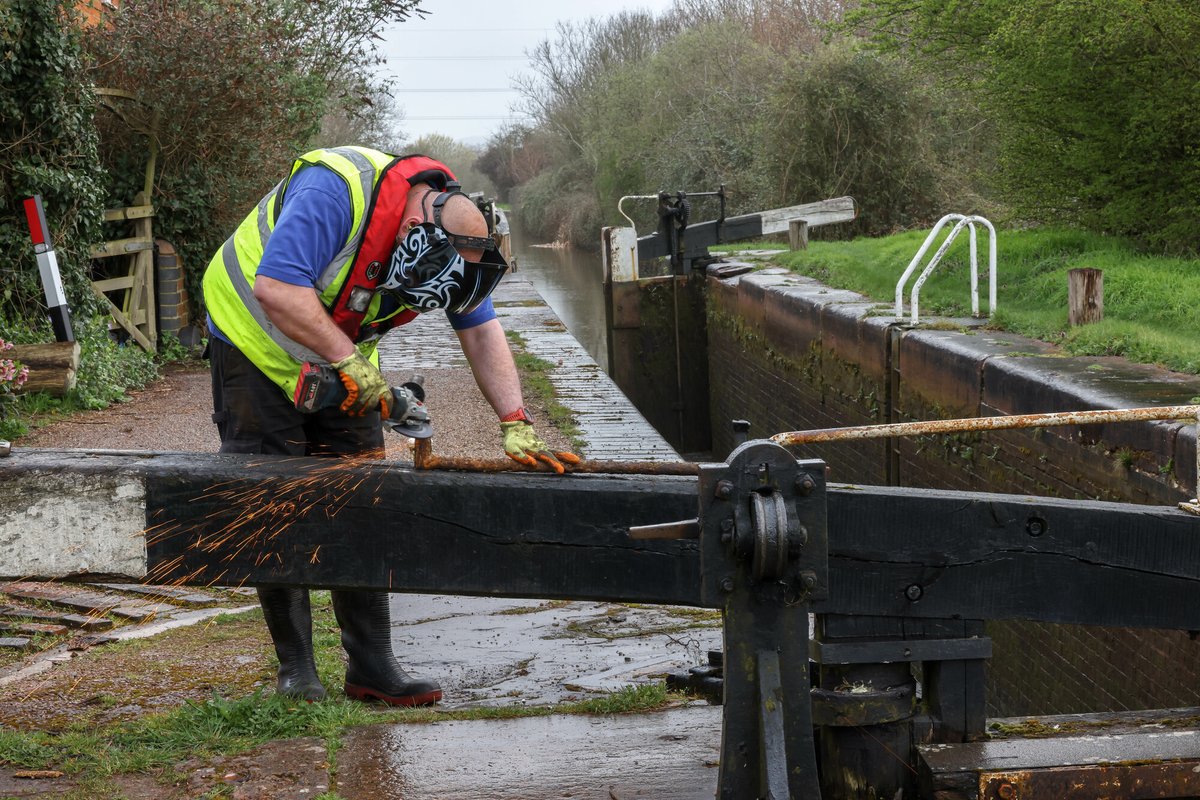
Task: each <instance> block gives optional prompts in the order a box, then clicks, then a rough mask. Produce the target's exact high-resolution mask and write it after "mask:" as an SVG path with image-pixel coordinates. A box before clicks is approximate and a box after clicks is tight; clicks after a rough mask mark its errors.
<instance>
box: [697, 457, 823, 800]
mask: <svg viewBox="0 0 1200 800" xmlns="http://www.w3.org/2000/svg"><path fill="white" fill-rule="evenodd" d="M698 520H699V526H700V552H701V556H700V557H701V597H702V599H703V600H704V602H705V605H712V606H717V607H721V608H723V609H724V614H725V628H724V632H725V650H724V693H725V697H724V703H725V714H724V719H723V726H724V728H723V736H722V744H721V748H722V750H721V775H720V779H719V788H718V796H719V797H721V798H726V799H727V800H741V798H746V797H765V798H779V800H783V798H788V797H819V796H820V787H819V782H818V776H817V758H816V744H815V740H814V736H813V727H812V705H811V688H812V687H811V684H810V681H809V666H808V639H809V624H808V610H809V604H810V603H811V602H812V601H813V600H815V599H818V598H825V597H827V596H828V592H829V579H828V575H829V567H828V534H827V531H826V513H825V465H824V463H823V462H820V461H796V460H795V459H794V458H793V457H792V456H791V455H789V454H788V452H787V451H786V450H784V449H783V448H782V447H779V446H778V445H775V444H773V443H771V442H765V441H751V442H747V443H746V444H743V445H741V446H740V447H738V448H737V449H736V450H734V451H733V453H731V454H730V456H729V459H728V462H727V463H726V464H711V465H702V466H701V468H700V511H699V515H698Z"/></svg>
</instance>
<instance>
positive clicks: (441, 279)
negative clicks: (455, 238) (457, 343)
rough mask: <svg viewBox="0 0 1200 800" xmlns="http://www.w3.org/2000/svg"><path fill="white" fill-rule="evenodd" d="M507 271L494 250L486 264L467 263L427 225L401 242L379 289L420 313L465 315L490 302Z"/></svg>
mask: <svg viewBox="0 0 1200 800" xmlns="http://www.w3.org/2000/svg"><path fill="white" fill-rule="evenodd" d="M507 269H508V264H507V263H505V261H504V258H503V257H502V256H501V255H500V254H499V252H497V251H496V250H488V251H484V255H483V260H482V261H467V260H466V259H464V258H463V257H462V256H461V255H459V253H458V251H457V250H455V249H454V246H453V245H451V244H450V240H449V239H448V238H447V235H446V232H445V231H444V230H442V229H441V228H439V227H438V226H436V225H434V224H433V223H431V222H425V223H422V224H421V225H418V226H416V227H414V228H413V229H412V230H410V231H409V232H408V233H407V234H405V236H404V238H403V239H401V240H400V243H399V244H398V245H397V246H396V249H395V251H394V252H393V253H392V258H391V260H390V261H389V262H388V269H387V273H386V274H385V275H384V278H383V280H382V281H380V283H379V288H380V289H383V290H385V291H388V292H391V293H392V294H394V295H396V297H398V298H399V299H400V301H401V302H402V303H404V304H406V305H408V306H411V307H412V308H414V309H416V310H417V311H432V310H433V309H436V308H442V309H446V310H447V311H453V312H456V313H460V314H461V313H466V312H468V311H471V310H472V309H474V308H475V307H476V306H478V305H479V304H480V303H482V302H483V301H484V300H486V299H487V297H488V295H490V294H491V293H492V291H493V290H494V289H495V288H496V285H497V284H498V283H500V279H501V278H502V277H504V273H505V271H506V270H507Z"/></svg>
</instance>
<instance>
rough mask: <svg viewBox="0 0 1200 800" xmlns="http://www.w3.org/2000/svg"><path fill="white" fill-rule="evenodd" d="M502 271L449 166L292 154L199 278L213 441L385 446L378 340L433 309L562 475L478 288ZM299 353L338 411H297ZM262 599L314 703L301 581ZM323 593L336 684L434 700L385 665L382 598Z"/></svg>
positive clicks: (522, 446)
mask: <svg viewBox="0 0 1200 800" xmlns="http://www.w3.org/2000/svg"><path fill="white" fill-rule="evenodd" d="M505 269H507V265H506V264H505V263H504V259H503V258H502V257H501V256H500V255H499V254H498V253H497V252H496V245H495V241H494V240H493V239H492V238H491V237H490V236H489V232H488V227H487V222H486V220H485V219H484V217H483V215H482V214H481V213H480V211H479V210H478V209H477V208H476V207H475V204H474V203H473V202H472V201H471V200H470V198H468V197H467V196H466V195H464V194H463V193H462V192H461V191H459V190H458V184H457V183H456V182H455V181H454V175H453V174H452V173H451V172H450V170H449V169H448V168H447V167H446V166H445V165H444V164H441V163H440V162H437V161H435V160H433V159H431V158H427V157H425V156H404V157H395V156H392V155H388V154H386V153H382V152H379V151H377V150H371V149H368V148H362V147H339V148H334V149H328V150H315V151H313V152H310V153H307V154H306V155H304V156H301V157H300V158H299V159H297V160H296V162H295V163H294V164H293V165H292V170H291V173H290V174H289V176H288V177H287V178H286V179H284V180H283V181H282V182H281V183H279V184H278V185H277V186H276V187H275V188H274V189H272V190H271V191H270V192H269V193H268V194H267V195H266V197H264V198H263V199H262V200H261V201H260V202H259V204H258V206H257V207H256V208H255V209H254V210H253V211H251V212H250V214H249V215H248V216H247V217H246V219H245V220H244V221H243V222H242V224H241V225H240V226H239V227H238V229H237V230H236V231H235V232H234V234H233V235H232V236H231V237H230V238H229V239H228V240H227V241H226V242H225V244H224V246H223V247H222V248H221V251H220V252H218V253H217V254H216V255H215V256H214V257H213V259H212V261H211V262H210V263H209V265H208V269H207V270H206V271H205V273H204V298H205V304H206V306H207V308H208V313H209V331H210V334H211V335H210V337H209V340H210V358H211V367H212V382H213V409H214V413H213V421H214V422H215V423H216V424H217V428H218V431H219V433H220V436H221V452H222V453H265V454H280V455H322V456H361V455H370V456H375V457H381V456H382V454H383V432H382V427H381V414H382V415H383V416H386V415H387V413H388V410H389V409H388V405H389V403H390V402H391V400H392V395H391V390H390V389H389V387H388V385H387V382H386V381H385V380H384V378H383V376H382V375H381V374H380V372H379V368H378V363H379V361H378V354H377V353H376V350H375V344H376V341H377V340H378V338H379V337H380V336H382V335H383V334H384V333H385V332H387V331H388V330H389V329H391V328H393V327H396V326H398V325H403V324H404V323H406V322H409V321H411V320H412V319H413V318H414V317H415V316H416V315H417V314H418V313H422V312H425V311H432V310H434V309H442V310H444V311H445V312H446V313H447V316H448V317H449V320H450V323H451V325H452V326H453V327H454V329H455V332H456V333H457V335H458V339H459V342H460V344H461V346H462V349H463V353H464V354H465V355H466V356H467V359H468V361H470V364H471V370H472V372H473V373H474V376H475V380H476V383H478V385H479V388H480V390H481V391H482V392H483V395H484V397H485V398H486V399H487V401H488V403H490V404H491V406H492V408H493V409H495V411H496V414H497V416H498V417H499V418H500V426H501V430H502V433H503V437H504V448H505V452H506V453H507V454H508V455H509V456H510V457H511V458H513V459H515V460H517V461H519V462H521V463H523V464H526V465H528V466H538V465H539V464H541V465H545V466H547V467H549V468H551V469H554V471H555V472H558V473H560V474H561V473H562V472H563V465H562V462H567V463H569V464H573V463H577V462H578V461H579V458H578V457H577V456H575V455H574V454H572V453H567V452H559V453H552V452H550V450H549V448H548V447H547V446H546V444H545V443H544V442H542V440H541V439H540V438H539V437H538V435H537V433H536V432H535V430H534V428H533V425H532V420H531V419H530V418H529V415H528V414H527V413H526V412H525V409H524V404H523V401H522V397H521V386H520V383H519V381H518V377H517V371H516V367H515V366H514V364H513V358H512V353H511V352H510V350H509V347H508V341H507V339H506V337H505V335H504V331H503V329H502V328H501V326H500V323H499V321H498V320H497V319H496V315H495V311H494V310H493V308H492V303H491V300H490V298H489V295H490V293H491V291H492V290H493V289H494V288H495V286H496V284H497V283H498V282H499V280H500V278H501V277H502V275H503V273H504V271H505ZM306 362H315V363H318V364H328V365H330V366H332V367H333V368H334V369H335V370H336V371H337V374H338V377H339V378H340V380H341V382H342V383H343V384H344V386H345V388H346V399H345V401H344V402H342V403H341V405H340V406H338V407H334V408H327V409H321V410H318V411H316V412H315V413H312V414H302V413H300V412H299V411H297V409H296V403H295V395H296V387H297V383H298V380H299V376H300V369H301V365H302V364H303V363H306ZM258 596H259V602H260V603H261V604H262V608H263V615H264V616H265V618H266V622H267V628H268V629H269V630H270V632H271V638H272V640H273V642H274V644H275V652H276V655H278V656H279V676H278V684H277V686H278V691H279V692H280V693H282V694H286V695H291V696H295V697H301V698H304V699H306V700H319V699H321V698H323V697H324V696H325V688H324V687H323V686H322V685H321V682H320V680H319V679H318V677H317V672H316V667H315V664H314V662H313V652H312V619H311V611H310V606H309V597H308V590H307V589H295V588H283V587H261V588H259V590H258ZM332 596H333V609H334V613H335V614H336V616H337V620H338V625H339V626H340V627H341V630H342V645H343V647H344V648H345V649H346V653H347V656H348V659H349V660H348V664H347V668H346V683H345V691H346V694H347V695H349V696H350V697H354V698H357V699H361V700H380V701H382V702H385V703H390V704H393V705H425V704H428V703H434V702H437V701H438V700H440V699H441V696H442V691H441V687H440V686H439V685H438V684H437V683H436V682H435V681H432V680H427V679H419V678H414V677H412V676H410V675H408V673H406V672H405V671H404V670H403V669H402V668H401V667H400V665H399V664H398V663H397V662H396V659H395V656H394V655H393V652H392V642H391V617H390V612H389V607H388V595H387V594H386V593H384V592H368V591H345V590H336V591H334V592H332Z"/></svg>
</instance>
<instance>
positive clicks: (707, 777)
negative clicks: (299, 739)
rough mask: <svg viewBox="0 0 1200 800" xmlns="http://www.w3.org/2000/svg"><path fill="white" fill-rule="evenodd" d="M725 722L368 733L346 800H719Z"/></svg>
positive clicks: (342, 782)
mask: <svg viewBox="0 0 1200 800" xmlns="http://www.w3.org/2000/svg"><path fill="white" fill-rule="evenodd" d="M720 741H721V713H720V709H719V708H718V707H715V706H705V705H696V706H689V707H685V708H677V709H673V710H670V711H663V712H658V713H653V714H631V715H622V716H551V717H535V718H528V719H512V720H492V721H478V722H475V721H454V722H438V723H430V724H427V725H378V726H371V727H365V728H359V729H357V730H356V731H354V732H353V733H350V734H349V735H347V736H346V737H345V738H344V739H343V746H342V749H341V750H340V751H339V752H338V793H339V794H340V795H342V796H345V797H354V798H358V799H359V800H432V798H455V800H485V799H486V800H518V799H519V800H543V799H545V800H549V798H566V797H569V798H588V799H589V800H590V799H591V798H595V800H626V798H655V800H700V799H701V798H704V799H705V800H710V799H711V798H712V797H714V796H715V794H716V788H717V760H718V757H719V755H720Z"/></svg>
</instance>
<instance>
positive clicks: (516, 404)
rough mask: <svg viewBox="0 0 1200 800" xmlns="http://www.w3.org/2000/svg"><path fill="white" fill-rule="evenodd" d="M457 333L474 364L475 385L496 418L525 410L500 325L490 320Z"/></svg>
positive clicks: (518, 382) (498, 322)
mask: <svg viewBox="0 0 1200 800" xmlns="http://www.w3.org/2000/svg"><path fill="white" fill-rule="evenodd" d="M455 333H457V334H458V341H459V343H460V344H461V345H462V350H463V354H464V355H466V357H467V361H469V362H470V363H471V372H472V374H474V376H475V383H477V384H479V390H480V391H481V392H483V397H484V399H486V400H487V401H488V403H489V404H491V406H492V408H493V409H494V410H495V411H496V416H497V417H501V418H503V417H506V416H508V415H509V414H511V413H513V412H514V411H516V410H518V409H519V408H521V406H523V405H524V404H525V403H524V400H523V399H522V397H521V381H520V379H519V378H518V377H517V366H516V364H514V363H513V357H512V350H510V349H509V347H508V339H507V338H505V336H504V328H502V327H501V325H500V321H499V320H496V319H492V320H488V321H487V322H485V323H483V324H482V325H476V326H475V327H473V328H466V329H464V330H460V331H455Z"/></svg>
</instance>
